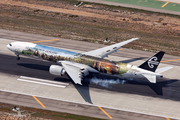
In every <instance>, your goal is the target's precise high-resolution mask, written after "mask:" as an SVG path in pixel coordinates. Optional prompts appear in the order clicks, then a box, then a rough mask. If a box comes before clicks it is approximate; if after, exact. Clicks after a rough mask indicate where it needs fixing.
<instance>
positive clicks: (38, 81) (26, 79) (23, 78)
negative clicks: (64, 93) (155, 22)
mask: <svg viewBox="0 0 180 120" xmlns="http://www.w3.org/2000/svg"><path fill="white" fill-rule="evenodd" d="M17 80H18V81H23V82H30V83H36V84H42V85H49V86H54V87H61V88H66V86H68V85H69V84H68V83H63V82H55V81H50V80H45V79H39V78H32V77H26V76H20V77H19V78H18V79H17Z"/></svg>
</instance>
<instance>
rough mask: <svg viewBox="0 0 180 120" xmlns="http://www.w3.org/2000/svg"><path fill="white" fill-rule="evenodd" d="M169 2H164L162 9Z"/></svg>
mask: <svg viewBox="0 0 180 120" xmlns="http://www.w3.org/2000/svg"><path fill="white" fill-rule="evenodd" d="M168 3H169V2H166V3H165V4H164V5H163V6H161V7H162V8H163V7H164V6H166V5H167V4H168Z"/></svg>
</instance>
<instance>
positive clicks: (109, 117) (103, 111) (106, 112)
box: [98, 106, 112, 119]
mask: <svg viewBox="0 0 180 120" xmlns="http://www.w3.org/2000/svg"><path fill="white" fill-rule="evenodd" d="M98 108H99V109H101V110H102V111H103V112H104V113H105V114H106V115H107V116H108V117H109V118H110V119H112V117H111V116H110V115H109V114H108V113H107V112H106V111H105V110H104V109H102V108H101V107H100V106H98Z"/></svg>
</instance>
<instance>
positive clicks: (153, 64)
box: [139, 51, 165, 72]
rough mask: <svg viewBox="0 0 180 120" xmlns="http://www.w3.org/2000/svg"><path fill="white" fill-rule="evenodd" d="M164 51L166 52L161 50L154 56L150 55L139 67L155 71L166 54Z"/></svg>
mask: <svg viewBox="0 0 180 120" xmlns="http://www.w3.org/2000/svg"><path fill="white" fill-rule="evenodd" d="M164 53H165V52H163V51H159V52H158V53H156V54H155V55H154V56H152V57H150V58H149V59H148V60H147V61H146V62H144V63H143V64H141V65H140V66H139V68H142V69H145V70H148V71H152V72H155V71H156V68H157V67H158V65H159V63H160V61H161V59H162V57H163V56H164Z"/></svg>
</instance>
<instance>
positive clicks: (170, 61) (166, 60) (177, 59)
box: [161, 59, 180, 62]
mask: <svg viewBox="0 0 180 120" xmlns="http://www.w3.org/2000/svg"><path fill="white" fill-rule="evenodd" d="M171 61H180V59H174V60H165V61H161V62H171Z"/></svg>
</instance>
